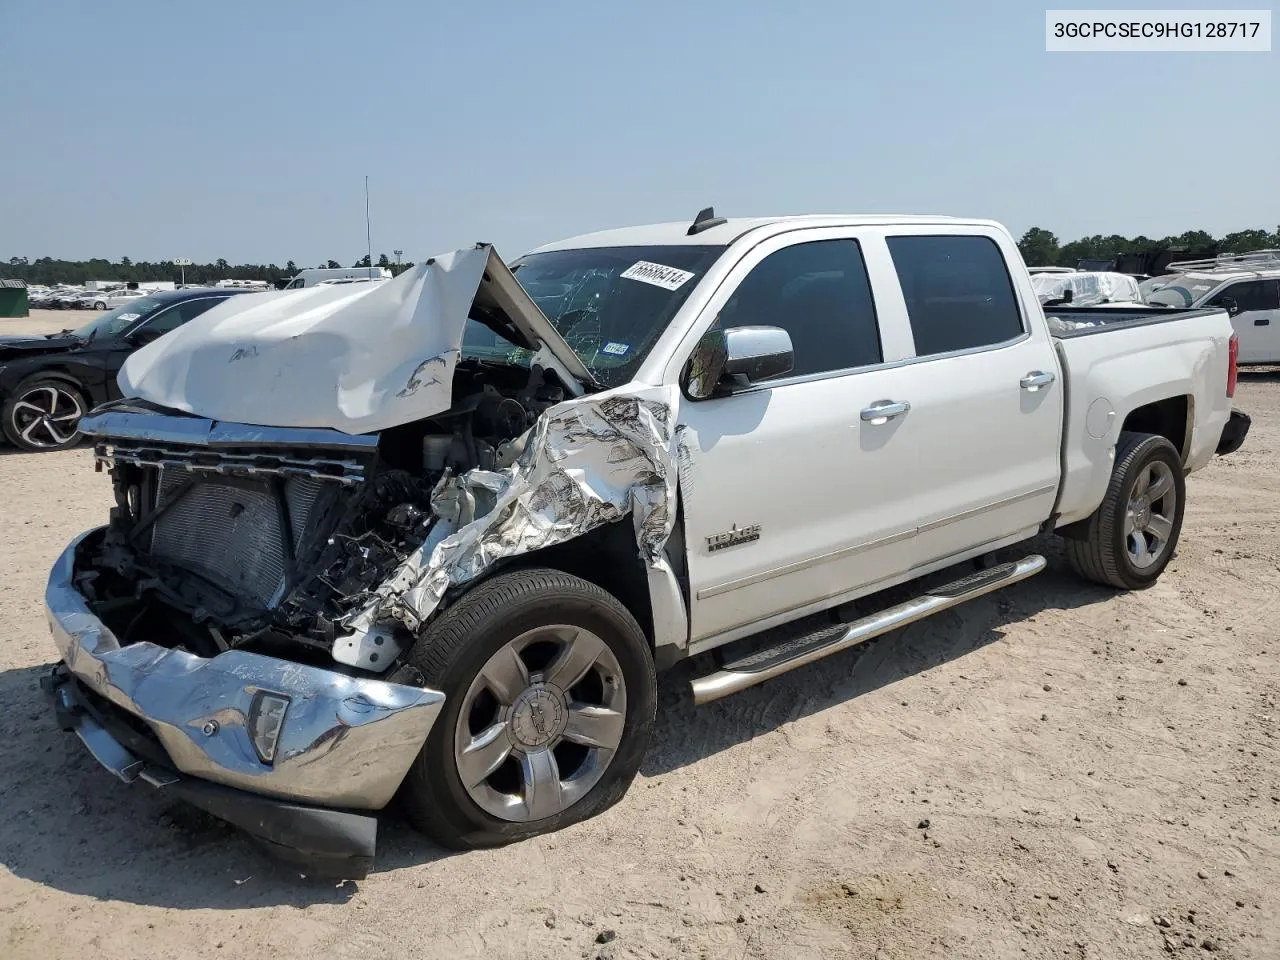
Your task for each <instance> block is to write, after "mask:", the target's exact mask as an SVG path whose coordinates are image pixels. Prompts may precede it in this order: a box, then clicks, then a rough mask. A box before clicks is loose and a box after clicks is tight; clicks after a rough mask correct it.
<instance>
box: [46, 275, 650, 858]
mask: <svg viewBox="0 0 1280 960" xmlns="http://www.w3.org/2000/svg"><path fill="white" fill-rule="evenodd" d="M484 253H485V255H486V257H489V259H486V260H485V261H484V263H485V272H484V275H483V280H479V279H478V280H477V282H478V283H479V284H480V292H478V293H474V299H469V300H468V301H467V303H466V304H465V306H466V308H467V309H465V310H464V315H463V317H462V319H463V320H465V319H466V318H467V316H468V315H470V316H471V317H472V318H475V317H476V312H477V310H478V309H479V310H480V311H481V312H482V313H483V312H484V309H485V303H486V295H485V294H484V289H485V285H486V284H492V285H493V286H494V287H501V284H500V283H497V282H495V278H499V279H500V277H499V276H498V275H499V271H498V270H497V269H495V268H494V261H493V259H492V257H491V254H490V252H489V251H484ZM500 265H501V264H500V261H498V266H500ZM426 268H427V272H428V273H429V271H430V265H426ZM504 269H505V268H504ZM507 276H508V277H509V274H507ZM425 280H426V281H427V282H426V283H424V284H422V285H423V286H429V281H430V277H429V276H427V277H426V278H425ZM395 282H396V281H393V282H392V283H388V284H383V285H381V287H382V288H383V291H385V290H386V288H389V287H391V286H392V284H393V283H395ZM516 289H517V290H518V289H519V288H518V285H516ZM379 295H382V291H379ZM468 296H470V295H468ZM503 296H507V295H505V294H503V295H496V296H495V295H494V294H493V292H492V290H491V291H490V293H489V294H488V295H487V298H488V300H487V302H488V303H490V304H494V303H496V304H497V305H498V306H501V305H502V303H503ZM424 298H425V295H419V303H418V304H417V305H414V304H412V303H410V304H409V307H408V308H407V309H408V310H409V312H410V313H411V314H413V315H414V316H417V315H418V314H417V313H413V311H419V312H420V311H421V300H422V299H424ZM241 299H242V300H246V301H247V300H249V298H241ZM510 300H511V297H510V296H507V303H508V308H509V305H510ZM299 302H300V301H299ZM264 303H266V304H267V305H268V306H270V303H271V301H269V300H267V301H264ZM497 312H498V313H499V314H504V311H502V310H498V311H497ZM331 313H332V311H331ZM509 313H510V309H507V310H506V311H505V315H509ZM214 319H215V321H216V320H217V317H215V318H214ZM237 319H238V318H236V317H232V320H237ZM489 319H492V317H490V318H489ZM462 329H463V324H462V322H461V321H458V322H457V323H456V324H454V325H453V327H452V328H451V330H452V332H450V333H449V334H448V336H447V337H446V338H445V345H446V349H445V351H444V355H447V357H448V359H447V362H445V361H442V362H441V363H439V364H436V365H434V366H432V367H431V368H430V369H426V366H427V362H426V361H423V362H419V363H417V364H411V365H410V366H409V368H408V369H409V371H410V373H409V375H408V377H407V379H402V380H401V381H400V384H401V385H400V388H399V389H398V390H397V391H395V392H394V394H393V395H392V399H390V400H388V402H387V404H384V405H381V406H377V405H373V404H370V405H369V409H370V411H371V412H370V413H369V416H371V417H373V418H374V419H375V420H376V419H378V418H383V419H394V420H397V421H399V422H394V423H390V424H383V425H381V426H380V427H379V429H377V431H376V432H367V433H352V432H347V431H345V430H341V429H334V428H333V427H331V426H327V425H324V423H323V422H322V423H320V424H313V425H311V426H281V425H249V424H245V423H241V422H231V421H227V420H224V419H217V418H215V417H214V416H212V415H209V414H206V415H201V414H200V413H198V412H197V411H195V410H184V409H182V408H183V407H188V406H197V404H190V403H185V402H182V401H183V398H182V397H177V396H173V395H172V392H170V394H166V391H165V390H164V389H163V388H159V389H156V390H152V391H141V390H139V391H135V392H136V393H139V394H142V393H149V394H150V395H149V396H146V398H143V397H141V396H136V397H134V398H131V399H126V400H122V401H118V402H116V403H113V404H109V405H107V406H104V407H100V408H98V409H97V410H96V411H95V412H94V413H93V414H92V415H91V416H89V417H87V418H85V419H84V420H83V421H82V423H81V430H82V431H83V432H84V433H85V434H86V435H88V436H89V437H90V438H91V439H92V441H93V443H94V452H95V458H96V461H97V463H98V466H99V469H102V468H107V469H109V470H110V473H111V478H112V485H113V491H114V499H115V506H114V507H113V509H112V510H111V514H110V520H109V523H108V524H107V526H105V527H103V528H100V529H98V530H95V531H90V532H89V533H87V534H86V535H84V536H83V537H82V538H81V539H79V540H77V541H76V542H75V543H73V544H72V545H71V546H70V547H68V548H67V550H66V552H65V553H64V554H63V556H62V557H61V558H60V559H59V561H58V563H57V564H56V565H55V567H54V570H53V572H52V573H51V575H50V580H49V586H48V590H47V594H46V603H47V607H48V612H49V619H50V624H51V627H52V629H53V634H54V638H55V641H56V643H57V645H58V647H59V649H60V651H61V653H62V656H63V659H64V663H63V665H61V666H60V667H59V669H58V671H56V672H55V674H54V675H53V676H52V677H51V679H50V682H49V686H50V690H51V692H53V694H54V696H55V704H56V705H57V707H58V711H59V718H60V722H61V723H62V725H63V726H64V728H66V729H74V730H75V731H76V732H77V733H78V734H79V735H80V737H81V739H82V740H83V741H84V742H85V744H86V745H87V746H88V747H89V749H90V750H91V751H92V752H93V753H94V755H95V757H97V758H98V759H99V760H100V761H101V762H102V763H103V765H104V766H107V767H108V768H109V769H111V770H112V771H113V772H114V773H116V774H117V776H120V777H121V779H125V780H136V779H143V780H145V781H146V782H149V783H152V784H153V785H155V786H160V787H162V788H165V789H169V790H170V792H171V793H174V794H176V795H179V796H183V797H184V798H186V799H191V800H192V801H193V802H196V803H199V804H200V805H202V806H205V807H206V809H212V810H213V812H214V813H216V814H218V815H219V816H223V817H224V818H226V819H228V820H230V821H231V822H233V823H237V824H239V825H241V826H243V827H245V828H246V829H247V830H249V832H250V833H252V834H254V835H255V836H258V837H259V838H260V839H263V840H265V841H266V842H268V843H269V844H270V845H271V846H272V849H275V850H276V851H277V852H290V851H291V852H292V854H293V855H295V858H297V857H302V858H303V859H307V860H318V861H319V862H320V863H322V864H324V863H328V864H329V865H330V870H329V872H339V873H343V874H344V875H346V876H359V875H363V872H364V871H365V870H367V868H368V864H369V858H371V856H372V838H373V826H372V824H373V821H372V820H371V818H370V817H369V816H368V812H369V811H374V810H377V809H380V808H381V807H383V806H385V805H386V804H387V803H388V802H389V801H390V800H391V798H392V796H393V795H394V794H395V792H396V790H397V789H398V788H399V785H400V783H401V781H402V780H403V779H404V776H405V773H406V771H407V770H408V768H409V766H410V765H411V764H412V763H413V762H414V759H415V758H416V757H417V756H418V754H419V752H420V750H421V749H422V747H423V744H424V743H425V742H426V739H427V737H428V735H429V733H430V731H431V727H432V724H433V723H434V721H435V719H436V717H437V716H438V714H439V712H440V710H441V707H442V704H443V701H444V694H443V693H441V692H440V691H436V690H431V689H427V688H425V687H424V686H422V684H421V679H422V678H421V676H420V675H418V674H416V671H414V670H413V669H412V668H411V667H408V666H407V665H406V662H405V654H406V653H407V652H408V650H409V649H410V647H411V646H412V645H413V644H414V643H415V642H416V641H417V639H418V637H419V636H420V634H421V632H422V629H423V627H424V626H425V625H426V624H427V622H428V621H429V620H430V619H431V618H432V617H433V616H434V615H435V614H436V613H438V611H439V610H441V609H443V608H444V607H446V606H447V605H448V604H449V603H450V602H452V601H453V600H454V599H456V597H457V596H459V595H460V594H461V592H463V591H464V590H465V589H466V587H467V585H468V584H470V583H472V582H473V581H475V580H476V579H478V578H480V577H482V576H484V575H485V574H487V573H489V572H491V571H492V570H494V569H496V568H497V567H498V566H499V565H500V564H501V563H502V562H503V561H504V560H507V559H510V558H513V557H517V556H521V555H524V554H528V553H531V552H534V551H537V550H540V549H543V548H546V547H551V546H555V545H558V544H563V543H567V542H568V541H571V540H573V539H575V538H577V537H580V536H582V535H583V534H585V533H587V532H588V531H591V530H593V529H595V528H597V527H600V526H602V525H604V524H608V523H615V522H618V521H621V520H625V519H626V518H627V517H628V515H629V516H630V517H631V519H632V524H633V526H634V534H635V540H636V544H637V550H638V553H639V555H640V558H641V559H642V560H643V562H644V563H645V564H646V565H647V566H648V567H649V569H650V570H651V571H653V572H654V573H655V574H656V575H660V576H666V577H670V576H671V571H670V570H669V568H667V567H666V561H665V559H664V547H665V544H666V541H667V538H668V536H669V535H670V533H671V529H672V523H673V520H674V513H675V511H674V503H675V489H676V460H675V454H674V450H675V443H674V437H673V435H672V422H673V403H674V395H673V393H672V389H670V388H643V389H640V390H634V389H633V390H629V391H627V392H625V393H624V392H614V393H600V394H585V395H584V394H583V383H582V382H581V381H579V380H576V379H575V378H573V377H572V376H570V375H569V374H568V373H567V372H566V368H567V367H568V366H569V364H567V363H564V362H557V361H556V360H555V358H554V357H553V358H551V362H547V363H544V362H541V361H543V360H545V359H546V357H545V354H544V353H543V348H545V346H546V344H545V343H543V342H541V341H537V342H534V341H532V340H531V339H530V338H528V337H526V338H525V344H524V349H527V350H528V351H529V354H530V357H529V359H528V360H527V361H526V362H525V363H523V364H514V363H502V362H495V361H494V360H492V359H488V360H486V359H477V358H474V357H467V356H466V355H465V351H464V350H463V349H461V348H462V343H461V340H462ZM179 332H182V331H179ZM286 332H287V331H286ZM508 332H510V333H511V335H512V336H513V337H515V338H517V339H518V338H519V337H520V332H521V331H520V328H519V327H518V326H517V327H516V328H515V329H513V330H508ZM432 333H433V335H435V334H438V333H439V331H438V330H434V331H432ZM206 334H207V331H206ZM325 336H326V337H330V338H331V336H332V330H330V331H327V332H326V334H325ZM449 338H452V342H453V343H454V347H453V348H450V347H449V343H450V339H449ZM244 340H245V338H244V336H243V334H242V333H241V334H239V335H238V336H237V337H229V338H227V342H226V344H225V346H226V352H227V353H228V354H229V355H230V356H231V357H232V359H233V360H234V362H235V363H237V364H239V363H242V362H248V363H255V362H259V361H261V360H262V359H263V358H264V357H269V356H271V354H272V352H273V350H278V349H286V348H287V349H295V350H296V349H307V348H306V347H305V344H304V345H303V346H302V347H301V348H299V347H298V346H297V345H296V344H294V345H293V346H292V347H288V346H286V347H285V348H282V347H280V344H281V343H285V342H286V341H289V342H292V341H296V340H305V335H304V336H297V335H292V336H288V337H285V338H284V339H283V340H282V339H280V338H279V337H277V338H276V339H275V340H274V341H271V342H268V341H267V340H266V339H263V338H259V339H258V340H257V341H256V342H255V343H251V344H249V345H248V346H246V345H245V342H244ZM211 341H216V338H214V337H211V336H207V337H206V341H205V342H204V343H203V344H200V343H197V344H196V345H195V346H193V347H192V348H191V349H189V350H188V351H187V353H186V356H185V357H184V358H183V359H182V363H184V364H185V365H186V366H185V369H186V370H187V372H188V373H189V374H190V376H191V379H192V382H193V383H198V382H199V380H200V371H199V369H197V367H196V365H195V364H194V363H192V362H191V360H190V358H191V357H192V356H199V355H200V354H201V351H205V350H207V349H208V346H207V345H208V342H211ZM439 341H440V337H439V336H436V345H437V346H438V344H439ZM233 348H234V349H233ZM251 348H252V349H251ZM148 349H149V348H148ZM218 349H219V350H221V349H222V347H221V346H219V347H218ZM250 349H251V352H246V351H249V350H250ZM433 349H434V347H433ZM450 349H453V351H454V352H453V353H452V354H450ZM141 353H142V352H140V354H141ZM173 356H177V354H176V353H174V354H171V356H170V357H164V356H162V357H160V358H159V359H158V361H156V362H155V363H153V365H152V366H153V368H154V369H155V370H158V371H159V373H156V374H153V381H155V382H160V383H161V384H162V387H163V379H164V378H163V375H164V372H165V371H164V364H165V363H166V362H170V361H171V360H172V357H173ZM246 356H247V357H248V358H249V359H248V360H247V361H244V360H242V359H237V358H243V357H246ZM144 359H146V358H144ZM126 373H128V369H126ZM399 375H400V374H398V376H399ZM441 378H444V380H445V384H446V385H447V389H446V390H445V391H444V395H445V397H446V398H447V399H446V400H442V399H441V396H440V395H441V391H440V386H441V384H440V383H439V381H440V379H441ZM125 379H126V377H125V375H123V374H122V385H124V381H125ZM428 379H429V380H430V381H431V382H430V383H428V382H427V380H428ZM172 382H177V379H176V378H174V379H173V381H172ZM191 389H192V391H193V392H198V390H197V388H194V387H193V388H191ZM259 389H261V388H259ZM343 389H349V385H346V386H343V385H341V384H339V385H337V386H335V388H334V392H335V393H341V392H342V390H343ZM250 392H251V391H250ZM426 395H430V397H429V399H428V400H427V401H425V405H422V406H419V407H418V408H417V409H413V408H412V404H413V403H415V402H416V401H417V400H420V399H422V397H423V396H426ZM258 399H259V400H263V398H262V397H259V398H258ZM221 402H224V403H225V404H226V405H227V406H229V407H234V406H235V405H236V404H239V403H245V402H247V401H246V400H245V398H244V397H227V398H224V400H223V401H221ZM406 403H408V404H410V407H407V408H406V407H405V404H406ZM213 405H214V406H217V404H213ZM261 409H262V411H263V414H264V415H263V417H262V419H264V420H271V419H273V418H272V417H271V416H270V413H271V410H270V409H269V408H268V407H267V406H266V405H265V402H264V403H263V405H262V406H261ZM343 409H344V411H349V410H350V409H351V407H350V405H349V404H348V405H347V406H346V407H344V408H343ZM388 409H393V410H402V411H412V412H401V413H396V414H390V413H388V412H387V410H388ZM344 415H345V414H344ZM405 417H408V419H403V418H405ZM283 418H286V416H285V415H282V416H281V417H277V418H275V419H283ZM179 785H181V786H179ZM210 794H212V795H215V796H216V797H220V798H221V799H220V800H217V801H216V802H217V803H219V804H221V808H220V809H214V808H213V807H211V806H210V803H213V802H214V801H209V800H208V796H209V795H210ZM197 795H199V796H197ZM201 797H203V798H204V800H203V801H202V800H201V799H200V798H201ZM228 811H230V812H228ZM282 811H283V812H282ZM352 818H355V819H352ZM273 823H274V824H277V828H272V829H268V826H267V825H270V824H273ZM280 824H285V825H289V824H292V825H293V826H292V827H290V828H288V829H285V828H284V827H279V825H280ZM299 825H300V826H299ZM299 830H300V831H301V833H299Z"/></svg>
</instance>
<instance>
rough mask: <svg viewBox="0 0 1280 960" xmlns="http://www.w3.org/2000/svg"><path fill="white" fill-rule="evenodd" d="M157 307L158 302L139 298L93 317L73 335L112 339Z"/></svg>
mask: <svg viewBox="0 0 1280 960" xmlns="http://www.w3.org/2000/svg"><path fill="white" fill-rule="evenodd" d="M159 306H160V301H159V300H152V299H150V298H148V297H139V298H138V299H136V300H130V301H129V302H128V303H126V304H125V305H124V306H123V307H116V308H115V309H114V310H108V311H107V312H106V313H104V314H101V315H100V316H97V317H95V318H94V319H92V320H91V321H89V322H88V323H86V324H85V325H84V326H83V327H81V328H80V329H79V330H76V331H74V333H75V335H76V336H77V337H84V338H86V339H88V338H89V337H90V336H98V337H114V336H115V335H117V334H119V333H123V332H124V331H125V330H126V329H128V327H129V326H130V325H131V324H132V323H133V322H134V321H136V320H137V319H138V318H139V317H141V316H143V315H144V314H148V313H150V312H151V311H152V310H155V309H156V308H157V307H159Z"/></svg>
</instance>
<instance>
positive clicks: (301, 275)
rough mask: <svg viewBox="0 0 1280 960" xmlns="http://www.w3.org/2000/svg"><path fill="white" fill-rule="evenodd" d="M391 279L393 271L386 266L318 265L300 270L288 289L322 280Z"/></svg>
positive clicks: (307, 285) (310, 284)
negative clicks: (329, 266) (330, 266)
mask: <svg viewBox="0 0 1280 960" xmlns="http://www.w3.org/2000/svg"><path fill="white" fill-rule="evenodd" d="M369 279H373V280H390V279H391V271H390V270H388V269H387V268H386V267H332V268H328V267H316V268H314V269H311V270H299V271H298V275H297V276H296V277H294V278H293V279H292V280H290V281H289V283H288V285H287V286H286V287H285V289H286V290H298V289H300V288H302V287H314V286H315V285H316V284H317V283H319V282H320V281H321V280H369Z"/></svg>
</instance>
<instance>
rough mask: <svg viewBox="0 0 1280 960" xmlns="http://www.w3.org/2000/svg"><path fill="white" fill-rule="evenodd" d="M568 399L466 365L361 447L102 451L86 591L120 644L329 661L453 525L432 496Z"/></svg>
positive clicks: (489, 368)
mask: <svg viewBox="0 0 1280 960" xmlns="http://www.w3.org/2000/svg"><path fill="white" fill-rule="evenodd" d="M567 396H568V392H567V391H566V389H565V387H564V385H563V384H561V383H560V382H559V380H558V378H557V377H556V375H555V374H554V373H552V372H549V371H546V370H544V369H543V368H542V367H540V366H538V365H537V364H534V365H532V366H531V367H530V368H524V367H520V366H515V365H508V364H501V363H496V362H493V361H487V360H478V359H463V360H460V361H459V362H458V364H457V366H456V368H455V371H454V378H453V397H454V403H453V405H452V406H451V407H450V408H449V409H448V410H446V411H444V412H443V413H440V414H436V415H434V416H431V417H428V418H426V419H423V420H419V421H415V422H412V423H407V424H403V425H400V426H396V427H392V428H389V429H387V430H384V431H382V432H381V433H380V434H378V435H377V442H376V446H374V445H369V446H367V447H366V448H365V449H363V450H360V451H356V452H352V451H351V450H346V449H343V450H337V449H332V450H326V449H323V448H320V447H316V446H314V445H313V446H310V447H308V448H306V449H297V448H284V447H282V446H276V447H271V446H266V445H254V446H253V447H252V448H250V447H247V446H246V447H244V448H235V447H224V448H221V449H219V450H218V451H216V452H213V451H209V450H203V449H196V450H193V449H183V448H181V447H180V445H178V444H175V443H173V442H171V441H167V440H155V441H150V440H148V441H146V442H132V443H122V442H119V441H116V442H99V443H98V444H97V447H96V450H95V454H96V457H97V459H98V462H99V464H100V466H101V465H106V466H108V467H109V468H110V471H111V476H112V482H113V489H114V494H115V501H116V505H115V507H114V508H113V509H112V511H111V519H110V523H109V525H108V528H107V531H106V533H105V535H104V537H103V539H102V541H101V543H100V545H99V546H98V547H97V549H96V550H95V552H94V554H93V555H92V556H91V557H90V558H89V562H88V563H87V564H86V565H85V566H84V567H82V572H81V574H80V576H79V581H78V584H77V585H78V587H79V589H80V590H81V592H82V593H83V594H84V596H85V597H86V599H87V600H88V601H89V603H90V606H91V608H93V609H94V612H95V613H96V614H97V615H98V616H99V617H100V618H101V619H102V620H103V622H104V623H106V624H107V626H108V627H109V628H110V629H111V630H112V631H113V632H114V633H115V634H116V637H117V639H118V640H119V642H120V643H121V644H122V645H127V644H130V643H136V642H139V641H150V642H153V643H158V644H161V645H163V646H168V647H177V648H181V649H185V650H187V651H188V652H190V653H192V654H195V655H198V656H206V657H208V656H215V655H217V654H218V653H219V652H222V651H224V650H228V649H233V648H239V649H247V650H251V651H255V652H260V653H266V654H270V655H273V656H284V657H286V658H288V659H292V660H295V661H298V662H305V663H314V664H317V665H325V666H328V667H329V668H333V667H335V666H337V665H335V663H334V659H333V658H334V656H335V642H336V640H337V639H338V638H340V637H341V636H342V635H343V633H344V632H345V631H346V629H347V625H346V620H347V618H348V617H349V616H350V615H351V614H353V613H354V612H355V611H356V610H358V609H359V608H360V607H361V606H362V605H364V604H365V603H366V602H367V601H368V600H369V598H370V597H371V596H372V593H373V591H374V590H375V589H376V588H377V587H378V586H379V585H380V584H382V583H383V582H384V581H385V580H386V579H387V578H388V576H390V574H391V573H392V571H394V570H395V569H396V567H397V566H398V565H399V564H401V563H402V562H403V561H404V559H405V558H406V557H407V556H408V555H409V554H410V553H411V552H413V551H414V550H416V549H418V548H419V547H420V546H421V545H422V544H423V543H424V542H425V541H427V540H428V538H430V537H431V536H432V535H433V532H435V533H439V532H441V531H442V530H444V529H445V528H443V527H439V526H438V525H439V524H440V523H441V520H440V516H439V514H440V513H441V512H442V511H441V510H439V509H438V508H433V503H432V498H433V494H434V493H436V492H437V491H438V490H439V489H440V487H441V486H442V484H443V482H444V481H446V480H447V478H448V477H450V476H456V475H458V474H462V473H465V472H467V471H469V470H473V469H477V468H478V469H481V470H496V469H501V468H502V467H504V466H507V465H509V464H510V463H512V462H513V461H514V460H515V459H516V457H517V456H518V455H519V452H520V449H521V444H520V440H521V438H522V437H523V436H524V435H525V434H526V432H527V431H528V430H529V428H530V427H532V426H533V424H534V423H535V422H536V421H537V419H538V417H539V416H541V415H542V413H543V412H544V411H545V410H547V409H548V408H549V407H552V406H554V405H555V404H558V403H560V402H561V401H563V400H564V399H565V398H566V397H567ZM396 629H397V630H399V631H404V629H405V628H403V627H397V628H396ZM405 632H407V631H405ZM392 639H393V640H397V641H398V642H392V643H389V644H388V645H387V647H386V653H385V654H383V661H382V662H378V658H379V656H380V653H379V652H374V653H372V654H370V655H369V660H370V662H369V663H368V664H367V666H368V669H370V670H372V671H373V672H375V673H381V672H382V671H383V670H385V669H386V668H387V667H389V666H390V665H391V663H392V661H393V660H394V654H395V651H397V650H399V649H403V648H404V647H406V646H407V645H408V642H409V641H410V640H411V638H408V637H398V638H392ZM378 642H379V643H381V642H382V641H381V638H379V640H378ZM352 669H355V668H352Z"/></svg>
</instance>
